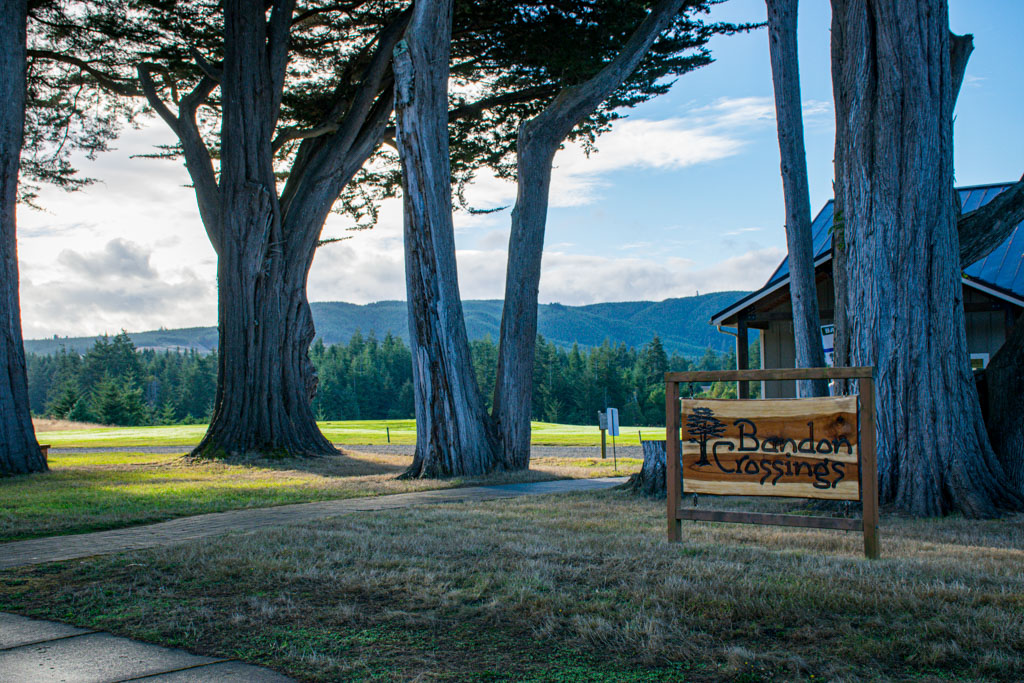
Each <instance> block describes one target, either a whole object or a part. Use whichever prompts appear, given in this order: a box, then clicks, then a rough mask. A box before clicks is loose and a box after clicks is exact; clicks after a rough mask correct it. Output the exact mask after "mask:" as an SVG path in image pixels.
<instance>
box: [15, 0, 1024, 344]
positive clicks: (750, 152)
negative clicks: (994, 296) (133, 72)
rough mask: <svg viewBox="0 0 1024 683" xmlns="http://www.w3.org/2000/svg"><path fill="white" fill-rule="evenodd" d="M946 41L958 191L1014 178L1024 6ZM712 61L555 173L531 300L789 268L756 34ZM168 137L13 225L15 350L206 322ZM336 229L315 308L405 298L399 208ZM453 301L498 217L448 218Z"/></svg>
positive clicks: (806, 94)
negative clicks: (361, 226) (955, 94)
mask: <svg viewBox="0 0 1024 683" xmlns="http://www.w3.org/2000/svg"><path fill="white" fill-rule="evenodd" d="M764 15H765V9H764V2H763V0H728V1H727V2H725V3H724V4H722V5H720V6H719V7H718V8H717V9H716V12H715V15H714V17H715V18H718V19H721V20H732V21H761V20H763V19H764ZM830 21H831V17H830V12H829V3H828V2H826V0H804V2H802V3H801V9H800V15H799V22H800V33H799V44H800V69H801V88H802V98H803V102H804V106H803V109H804V125H805V137H806V146H807V161H808V171H809V176H810V192H811V206H812V212H815V213H816V212H817V211H818V210H819V209H820V208H821V206H822V205H824V203H825V202H826V201H827V200H828V199H829V198H831V187H832V172H833V171H832V149H833V142H834V119H833V116H834V113H833V109H832V85H831V74H830V66H829V24H830ZM950 23H951V28H952V29H953V30H954V31H955V32H957V33H968V32H969V33H973V34H974V37H975V51H974V54H973V55H972V56H971V59H970V62H969V64H968V67H967V75H966V78H965V82H964V86H963V89H962V91H961V94H960V98H959V101H958V103H957V109H956V119H955V125H954V136H955V146H956V148H955V149H956V151H955V163H956V180H957V184H959V185H970V184H983V183H992V182H1004V181H1010V180H1015V179H1017V178H1019V177H1020V176H1021V173H1022V172H1024V127H1022V126H1021V113H1022V111H1024V75H1022V72H1021V65H1022V64H1024V41H1021V40H1020V38H1019V30H1020V27H1021V26H1024V2H1018V1H1017V0H1011V1H1008V0H951V2H950ZM711 50H712V52H713V56H714V58H715V60H716V61H715V62H714V63H713V64H711V65H710V66H708V67H705V68H703V69H700V70H698V71H695V72H692V73H690V74H687V75H685V76H683V77H681V78H680V79H679V80H678V81H676V83H675V84H674V85H673V87H672V89H671V91H670V92H669V93H667V94H666V95H663V96H661V97H659V98H656V99H655V100H652V101H651V102H648V103H645V104H643V105H641V106H639V107H637V108H636V109H634V110H631V111H629V112H628V117H627V118H625V119H624V120H622V121H620V122H618V123H617V124H616V125H615V127H614V129H613V130H612V131H611V132H609V133H607V134H605V135H604V136H602V137H601V138H600V139H599V141H598V151H597V152H596V153H594V154H592V155H591V156H590V157H589V158H587V157H586V156H585V155H583V154H582V153H581V152H580V150H579V149H577V148H573V147H569V148H566V149H565V150H563V151H562V152H560V153H559V154H558V155H557V156H556V158H555V171H554V175H553V186H552V194H551V204H550V205H551V208H550V211H549V215H548V225H547V235H546V242H545V253H544V259H543V268H542V275H541V282H540V301H541V303H549V302H559V303H563V304H570V305H574V304H589V303H595V302H602V301H633V300H655V301H659V300H662V299H666V298H670V297H680V296H692V295H694V294H696V293H706V292H712V291H722V290H739V289H745V290H749V289H756V288H758V287H760V286H761V285H763V284H764V282H765V281H766V280H767V279H768V277H769V276H770V274H771V272H772V271H773V270H774V268H775V267H776V266H777V265H778V263H779V261H780V260H781V259H782V258H783V257H784V255H785V244H786V238H785V227H784V220H785V219H784V216H785V210H784V204H783V199H782V181H781V178H780V175H779V151H778V142H777V138H776V131H775V118H774V102H773V99H772V81H771V66H770V63H769V59H768V37H767V32H766V31H765V30H760V31H755V32H752V33H750V34H746V35H739V36H728V37H718V38H716V39H715V40H714V41H713V42H712V44H711ZM172 141H173V136H172V134H171V133H170V132H169V131H168V130H167V129H166V127H165V126H164V125H163V124H162V122H160V121H159V120H156V119H149V120H147V121H144V122H143V125H142V127H141V128H139V129H138V130H127V131H125V132H124V134H123V135H122V136H121V137H120V138H119V139H118V140H117V141H116V142H115V143H114V145H113V147H114V149H113V150H112V151H110V152H107V153H105V154H102V155H100V156H99V157H98V158H97V159H96V160H95V161H87V160H80V161H79V164H78V166H79V168H80V169H81V172H82V174H83V175H85V176H89V177H93V178H96V179H97V180H98V181H99V182H97V183H96V184H94V185H92V186H90V187H88V188H86V189H85V190H83V191H79V192H76V193H73V194H67V193H64V192H61V191H59V190H54V189H52V188H51V189H45V188H44V190H43V192H42V193H41V195H40V198H39V200H38V201H39V203H40V204H41V205H42V206H43V207H44V210H43V211H36V210H32V209H28V208H26V207H20V208H19V214H18V222H19V226H18V249H19V263H20V268H21V296H22V321H23V322H22V324H23V329H24V335H25V337H26V338H30V339H31V338H41V337H48V336H52V335H55V334H56V335H60V336H65V335H69V336H78V335H93V334H101V333H116V332H117V331H119V330H121V329H126V330H128V331H140V330H149V329H157V328H160V327H164V328H176V327H193V326H209V325H214V324H215V323H216V261H215V256H214V252H213V249H212V247H211V246H210V244H209V241H208V240H207V238H206V235H205V232H204V230H203V227H202V224H201V222H200V220H199V214H198V211H197V209H196V204H195V196H194V194H193V192H192V190H191V189H190V188H188V187H187V184H188V182H189V180H188V175H187V173H186V172H185V169H184V167H183V165H182V164H181V162H179V161H166V160H164V161H158V160H152V159H138V158H132V156H133V155H137V154H145V153H147V152H149V151H151V150H152V148H153V146H154V145H158V144H166V143H171V142H172ZM468 197H469V199H470V201H471V203H472V204H473V205H474V206H478V207H503V206H504V207H508V206H510V205H511V204H512V203H513V201H514V198H515V186H514V185H513V184H511V183H507V182H503V181H498V180H495V179H493V178H486V177H484V178H480V179H479V180H478V181H477V182H476V183H475V184H474V186H473V187H472V188H471V189H470V191H469V192H468ZM345 225H346V224H345V221H344V220H343V219H342V218H340V217H338V216H333V215H332V216H331V217H330V218H329V219H328V222H327V225H326V227H325V230H324V236H325V237H340V236H346V235H351V238H350V239H347V240H345V241H342V242H338V243H334V244H331V245H327V246H325V247H322V248H321V249H320V250H319V251H318V252H317V256H316V258H315V260H314V262H313V267H312V270H311V271H310V275H309V299H310V300H311V301H349V302H352V303H369V302H373V301H381V300H388V299H404V298H405V284H404V270H403V260H402V217H401V204H400V202H399V201H397V200H394V201H389V202H388V203H386V204H385V206H384V207H383V208H382V211H381V214H380V221H379V222H378V225H377V227H375V228H374V229H372V230H368V231H361V232H357V233H349V232H346V230H345ZM455 226H456V245H457V249H458V262H459V285H460V290H461V293H462V297H463V299H496V298H501V297H502V296H503V292H504V276H505V256H506V250H507V242H508V230H509V210H508V209H505V210H502V211H499V212H496V213H492V214H487V215H469V214H466V213H464V212H459V213H456V215H455Z"/></svg>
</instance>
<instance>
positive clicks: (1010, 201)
mask: <svg viewBox="0 0 1024 683" xmlns="http://www.w3.org/2000/svg"><path fill="white" fill-rule="evenodd" d="M1021 221H1024V176H1021V179H1020V180H1018V181H1017V182H1016V183H1015V184H1014V185H1012V186H1011V187H1010V188H1008V189H1006V190H1004V191H1003V192H1001V193H1000V194H999V196H997V197H996V198H995V199H993V200H992V201H990V202H989V203H988V204H986V205H985V206H982V207H981V208H978V209H975V210H974V211H971V212H969V213H965V214H963V215H962V216H960V219H959V220H958V221H957V222H956V229H957V232H958V233H960V265H961V267H963V268H966V267H968V266H970V265H971V264H972V263H976V262H977V261H979V260H980V259H982V258H984V257H985V256H988V255H989V253H991V252H992V250H993V249H995V248H996V247H998V246H999V245H1000V244H1002V243H1003V242H1004V241H1005V240H1006V238H1007V237H1009V236H1010V233H1011V232H1013V230H1014V228H1016V227H1017V226H1018V225H1019V224H1020V223H1021Z"/></svg>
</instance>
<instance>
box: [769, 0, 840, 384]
mask: <svg viewBox="0 0 1024 683" xmlns="http://www.w3.org/2000/svg"><path fill="white" fill-rule="evenodd" d="M797 4H798V0H766V5H767V7H768V46H769V53H770V55H771V63H772V83H773V84H774V86H775V121H776V127H777V129H778V136H779V156H780V158H781V165H782V188H783V194H784V195H785V200H786V244H787V246H788V248H789V292H790V300H791V301H792V305H793V335H794V340H795V343H796V365H797V367H799V368H820V367H824V365H825V352H824V349H823V348H822V343H821V319H820V317H819V313H818V288H817V284H816V283H815V277H814V249H813V245H812V239H811V195H810V189H809V187H808V180H807V154H806V152H805V151H804V122H803V112H802V110H801V107H802V103H801V100H800V68H799V58H798V52H797V35H796V28H797ZM797 393H798V395H799V396H805V397H806V396H828V382H827V381H826V380H824V379H817V380H804V381H800V382H797Z"/></svg>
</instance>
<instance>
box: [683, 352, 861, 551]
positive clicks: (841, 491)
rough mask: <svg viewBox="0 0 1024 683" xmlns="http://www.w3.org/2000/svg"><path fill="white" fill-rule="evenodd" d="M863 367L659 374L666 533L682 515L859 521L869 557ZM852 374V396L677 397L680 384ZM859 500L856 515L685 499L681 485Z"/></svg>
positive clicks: (847, 525)
mask: <svg viewBox="0 0 1024 683" xmlns="http://www.w3.org/2000/svg"><path fill="white" fill-rule="evenodd" d="M871 370H872V369H871V368H810V369H799V370H796V369H794V370H729V371H721V372H676V373H666V375H665V381H666V391H665V410H666V422H667V425H668V426H667V430H666V456H667V458H666V465H667V478H668V481H667V482H666V483H667V488H668V514H669V529H668V534H669V540H670V541H678V540H680V537H681V533H682V532H681V527H680V521H681V520H683V519H692V520H702V521H720V522H745V523H752V524H781V525H787V526H802V527H816V528H826V529H843V530H858V531H859V530H863V532H864V552H865V554H866V555H867V556H868V557H872V558H874V557H878V472H877V465H876V459H875V437H874V430H875V427H874V383H873V380H872V372H871ZM819 378H823V379H857V380H859V386H860V394H859V395H858V396H836V397H827V398H808V399H782V400H756V399H755V400H730V399H684V400H682V401H680V400H679V384H681V383H686V382H698V383H707V382H709V381H710V382H715V381H731V380H737V381H757V380H800V379H819ZM684 493H685V494H712V495H725V496H789V497H797V498H822V499H829V500H847V501H859V502H861V503H862V508H863V517H862V518H861V519H851V518H835V517H810V516H797V515H787V514H765V513H757V512H727V511H722V510H706V509H698V508H695V507H684V506H683V504H682V494H684Z"/></svg>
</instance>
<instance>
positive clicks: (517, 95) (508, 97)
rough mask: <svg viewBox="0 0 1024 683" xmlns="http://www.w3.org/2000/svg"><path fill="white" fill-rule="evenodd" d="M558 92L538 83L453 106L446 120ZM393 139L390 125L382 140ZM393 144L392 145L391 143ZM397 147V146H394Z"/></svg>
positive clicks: (393, 130)
mask: <svg viewBox="0 0 1024 683" xmlns="http://www.w3.org/2000/svg"><path fill="white" fill-rule="evenodd" d="M556 92H558V88H557V87H556V86H554V85H538V86H534V87H532V88H524V89H523V90H516V91H515V92H509V93H504V94H501V95H495V96H494V97H486V98H484V99H482V100H477V101H476V102H471V103H469V104H463V105H461V106H458V107H455V108H454V109H450V110H449V111H448V122H449V123H451V122H453V121H458V120H460V119H468V118H473V117H476V116H480V114H482V113H484V112H485V111H488V110H490V109H495V108H497V107H503V106H506V105H509V104H521V103H523V102H529V101H531V100H535V99H537V98H540V97H544V96H546V95H554V94H555V93H556ZM394 139H395V128H394V126H391V127H389V128H387V129H386V130H385V131H384V142H386V143H387V144H391V142H390V141H393V140H394ZM392 146H394V145H392ZM396 149H397V148H396Z"/></svg>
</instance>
